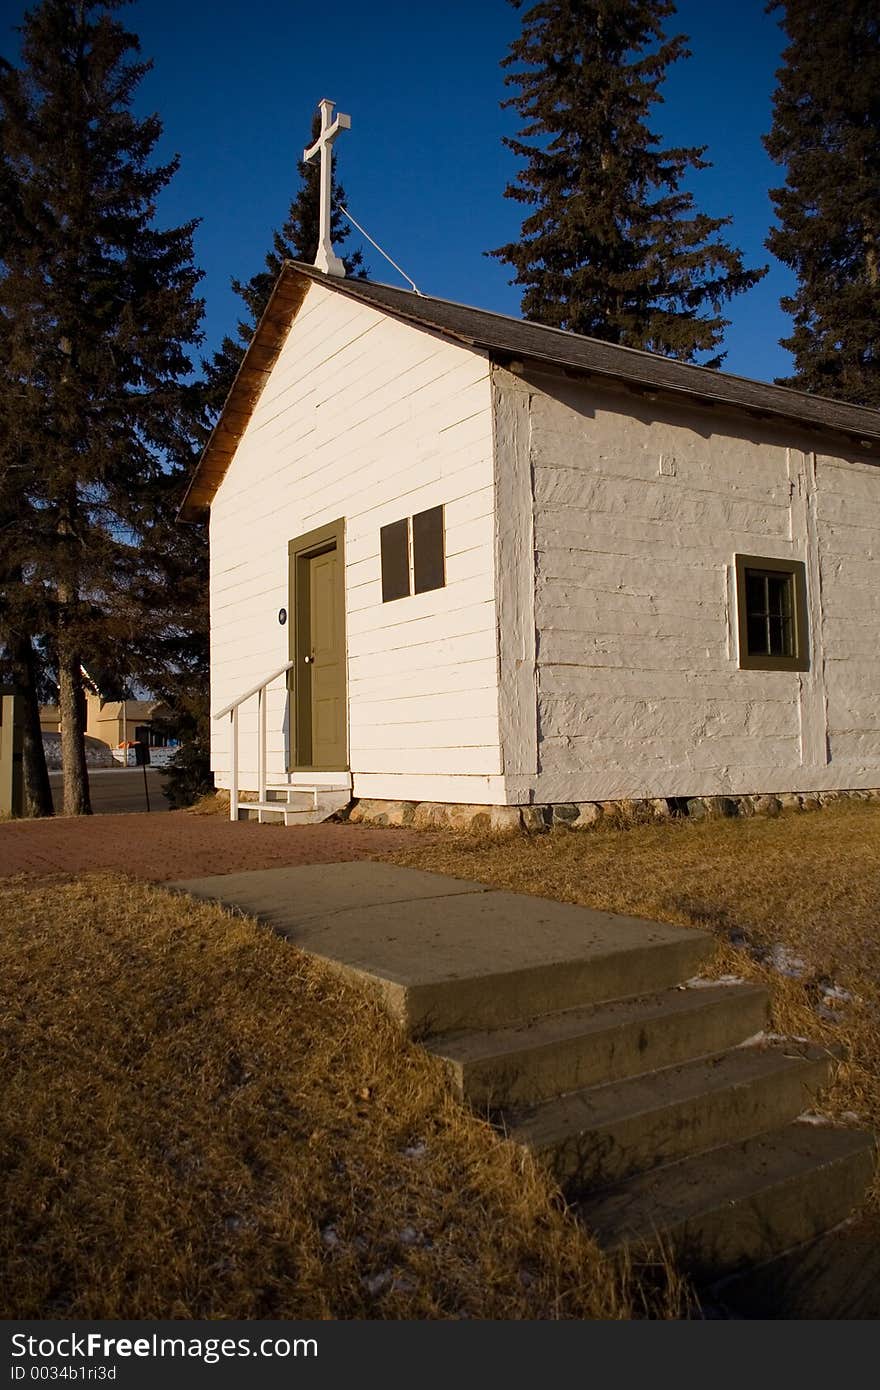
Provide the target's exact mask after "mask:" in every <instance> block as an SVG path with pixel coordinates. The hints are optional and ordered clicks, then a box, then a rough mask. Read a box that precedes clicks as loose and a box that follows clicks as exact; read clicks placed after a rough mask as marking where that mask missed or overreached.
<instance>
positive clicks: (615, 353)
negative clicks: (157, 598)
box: [180, 261, 880, 521]
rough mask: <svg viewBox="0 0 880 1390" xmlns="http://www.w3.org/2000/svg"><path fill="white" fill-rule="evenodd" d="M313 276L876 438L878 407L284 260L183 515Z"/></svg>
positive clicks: (416, 313)
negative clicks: (833, 398)
mask: <svg viewBox="0 0 880 1390" xmlns="http://www.w3.org/2000/svg"><path fill="white" fill-rule="evenodd" d="M310 281H317V282H318V283H319V284H322V285H325V286H326V287H327V288H328V289H332V290H335V291H336V292H337V293H339V294H343V295H346V296H348V297H349V298H351V299H356V300H359V301H360V302H361V303H363V304H370V305H372V307H373V308H375V309H378V310H380V311H381V312H382V313H386V314H391V315H392V316H393V317H395V318H398V319H402V320H403V321H405V322H406V323H412V324H414V325H416V326H417V327H420V328H425V329H428V330H431V331H433V332H437V333H442V334H443V335H444V336H445V337H448V338H452V339H455V340H457V341H458V342H461V343H464V344H466V345H467V346H469V347H474V348H478V349H481V350H484V351H486V352H488V353H489V354H490V355H491V356H492V357H494V358H499V359H501V360H502V361H505V362H511V361H516V360H519V361H521V362H523V363H529V362H531V363H539V364H545V365H547V366H549V367H551V368H560V369H566V368H567V369H568V370H570V371H574V372H584V373H588V374H591V375H597V376H601V377H606V378H610V379H613V380H616V381H620V382H624V383H626V384H627V385H629V386H632V387H636V388H639V389H641V390H645V391H651V392H664V393H673V394H677V395H681V396H687V397H689V398H690V399H691V400H696V401H700V402H703V403H706V404H711V405H718V406H727V407H730V408H732V409H736V410H745V411H748V412H751V413H753V414H758V415H764V416H774V417H776V418H778V419H783V420H788V421H793V422H796V423H797V424H799V425H802V426H806V427H808V428H811V429H816V430H820V431H822V432H823V433H832V434H836V435H840V434H843V435H846V436H847V437H848V438H849V439H850V440H853V441H855V442H856V444H858V445H859V446H861V447H862V448H864V447H866V446H869V445H870V444H871V443H873V442H874V441H880V411H877V410H871V409H868V408H867V407H865V406H858V405H846V404H845V403H844V402H842V401H832V400H829V399H828V398H827V397H825V396H811V395H807V394H806V393H805V392H803V391H792V390H790V389H789V388H788V387H785V386H771V385H768V384H767V383H766V382H763V381H752V380H751V379H750V378H749V377H741V376H732V375H730V374H729V373H727V372H718V371H713V370H711V369H710V368H708V367H694V366H690V365H689V364H687V363H684V362H676V361H674V360H673V359H672V358H669V357H660V356H659V355H657V354H656V353H653V352H640V351H638V350H637V349H635V348H626V347H617V346H616V345H615V344H613V343H603V342H601V341H600V340H599V339H598V338H585V337H583V336H582V335H581V334H579V333H568V332H566V331H565V330H563V329H561V328H545V327H544V326H543V325H542V324H537V323H527V322H525V321H524V320H522V319H515V318H510V317H508V316H507V315H506V314H495V313H490V312H488V311H487V310H485V309H472V308H470V307H469V306H468V305H466V304H455V303H453V302H452V301H451V300H448V299H435V298H433V297H431V296H429V295H421V294H416V293H415V292H414V291H412V290H402V289H397V288H395V287H394V286H392V285H378V284H374V283H373V282H372V281H369V280H349V279H339V278H337V277H335V276H330V275H325V274H324V273H323V272H322V271H320V270H317V269H316V267H315V266H311V265H302V264H301V263H300V262H298V261H286V262H285V263H284V266H283V267H282V270H281V273H280V275H279V277H278V281H277V283H276V285H275V289H274V291H273V294H272V299H271V300H270V302H269V305H268V307H267V309H266V312H265V314H264V315H263V317H262V319H261V320H260V323H259V324H258V326H257V329H256V331H255V333H254V336H253V339H252V340H251V345H250V347H249V348H248V351H247V353H246V355H245V358H244V361H243V362H242V365H241V368H240V370H239V373H238V376H237V377H236V380H235V384H234V385H233V387H232V390H231V391H230V393H229V397H228V398H227V401H226V404H225V406H224V408H223V413H222V415H221V417H220V419H219V421H218V422H217V426H216V428H215V430H214V433H213V435H212V436H211V439H210V440H209V441H208V444H207V446H206V448H205V452H204V453H203V455H202V458H201V461H200V463H199V465H198V468H197V469H196V472H195V474H194V475H193V479H192V482H191V483H190V486H189V489H188V491H187V494H186V497H185V498H184V501H183V505H182V507H181V511H180V515H181V518H182V519H183V520H185V521H195V520H197V519H199V518H200V517H202V516H204V514H205V510H206V508H207V507H208V506H209V505H210V502H211V499H212V497H213V496H214V493H215V492H216V490H217V488H218V487H219V484H220V481H221V480H222V477H223V474H224V473H225V472H226V468H227V467H228V465H229V462H230V460H231V458H232V455H233V453H234V452H235V448H236V446H237V444H238V441H239V439H240V438H241V435H242V433H243V431H244V428H245V426H246V424H247V421H248V418H249V417H250V413H251V411H252V409H253V407H254V405H255V404H256V400H257V397H258V396H259V393H260V391H261V390H262V388H263V385H264V383H265V381H266V378H267V376H268V374H269V372H270V371H271V369H272V366H273V364H274V362H275V359H276V357H277V355H278V353H279V351H280V349H281V345H282V343H283V342H284V339H285V337H286V335H287V332H288V330H289V328H290V325H291V323H292V322H293V319H294V318H295V316H296V313H297V311H298V309H299V307H300V305H301V304H302V301H303V299H304V298H305V294H306V291H307V289H308V286H309V282H310Z"/></svg>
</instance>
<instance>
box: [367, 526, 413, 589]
mask: <svg viewBox="0 0 880 1390" xmlns="http://www.w3.org/2000/svg"><path fill="white" fill-rule="evenodd" d="M373 534H374V535H375V532H374V533H373ZM379 544H380V549H381V552H382V602H383V603H389V602H390V601H391V600H392V599H395V598H406V597H407V595H408V594H409V521H408V519H407V518H406V517H404V518H403V520H402V521H392V522H391V523H390V524H389V525H388V526H383V527H382V529H381V531H380V533H379Z"/></svg>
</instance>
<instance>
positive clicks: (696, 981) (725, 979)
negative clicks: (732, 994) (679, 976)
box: [679, 975, 745, 989]
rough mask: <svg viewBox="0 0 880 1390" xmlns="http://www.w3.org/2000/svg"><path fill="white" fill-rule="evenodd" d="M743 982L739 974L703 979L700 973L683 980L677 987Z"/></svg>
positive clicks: (712, 985) (709, 986)
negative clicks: (715, 978) (690, 978)
mask: <svg viewBox="0 0 880 1390" xmlns="http://www.w3.org/2000/svg"><path fill="white" fill-rule="evenodd" d="M742 984H745V980H743V978H742V976H741V975H719V976H718V979H717V980H705V979H704V978H703V976H702V975H695V976H694V978H693V979H692V980H685V982H684V984H683V985H679V989H714V988H715V986H716V985H742Z"/></svg>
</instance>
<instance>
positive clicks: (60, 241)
mask: <svg viewBox="0 0 880 1390" xmlns="http://www.w3.org/2000/svg"><path fill="white" fill-rule="evenodd" d="M123 3H126V0H41V3H40V4H39V5H38V6H37V7H36V8H34V9H33V10H31V11H29V12H28V13H27V14H26V15H25V18H24V22H23V25H22V29H21V34H22V47H21V62H20V66H19V67H15V66H13V65H12V64H10V63H9V62H6V61H5V60H3V61H2V63H0V192H2V194H3V199H2V213H0V371H2V374H3V379H4V384H5V390H4V391H3V393H2V399H0V441H2V442H0V470H2V474H3V477H4V478H5V479H7V480H8V479H9V478H12V477H13V472H14V479H15V483H14V486H15V488H16V489H17V492H18V497H17V503H16V506H17V513H16V516H17V524H16V526H15V527H14V528H12V530H11V532H10V533H9V534H7V535H5V536H4V558H3V565H2V568H3V571H4V572H5V573H6V574H9V573H11V572H14V570H15V568H16V566H18V567H19V568H20V571H21V575H22V584H23V585H26V586H27V589H28V591H29V592H30V593H32V594H35V595H36V594H38V595H40V598H41V604H42V609H43V612H44V613H45V615H46V623H47V632H48V635H49V637H50V640H51V643H52V646H53V649H54V651H55V653H56V656H57V669H58V690H59V707H60V712H61V721H62V759H63V769H64V786H65V796H64V809H65V813H67V814H80V813H85V812H88V811H89V809H90V807H89V794H88V776H87V771H86V765H85V749H84V742H83V732H84V731H83V705H84V702H83V699H82V675H81V664H82V663H83V662H85V663H86V665H88V664H89V663H90V662H93V661H94V660H95V654H96V653H100V651H101V650H102V648H106V649H108V650H119V649H120V645H121V644H124V643H125V641H127V640H128V639H129V638H130V636H131V629H132V623H133V622H134V621H136V618H135V614H136V612H137V601H136V595H137V592H138V587H139V584H140V583H141V556H140V553H139V545H138V538H139V536H140V534H141V533H142V532H143V530H144V529H145V527H147V526H148V525H149V521H150V518H151V517H152V516H153V515H154V512H155V506H156V495H157V489H159V490H162V489H164V487H165V485H166V478H167V466H166V460H167V458H168V456H169V454H171V455H173V454H174V453H175V451H176V450H179V449H180V447H181V438H182V437H184V436H187V435H188V434H189V433H190V432H191V430H192V424H193V415H192V411H193V399H194V393H193V392H192V390H191V389H190V390H189V391H187V390H186V389H184V388H182V387H181V380H182V378H184V377H185V376H186V374H187V373H188V372H190V370H191V366H192V364H191V361H190V357H189V349H190V348H191V347H192V346H194V345H196V344H197V343H198V342H199V341H200V332H199V321H200V317H201V303H200V301H198V300H197V299H196V298H195V296H194V291H195V287H196V285H197V283H198V280H199V278H200V274H199V272H198V271H197V270H195V269H194V267H193V264H192V236H193V230H194V227H195V223H194V222H190V223H187V224H185V225H184V226H180V227H174V228H171V229H169V230H167V231H163V230H159V229H158V228H157V227H156V226H155V223H154V214H155V203H156V198H157V197H158V195H159V193H160V192H161V190H162V189H163V188H164V187H165V186H166V185H167V184H168V182H169V181H170V179H171V178H172V177H173V175H174V172H175V170H176V168H177V160H176V159H174V160H172V161H170V162H169V163H166V164H153V163H152V162H151V157H152V154H153V150H154V148H155V145H156V142H157V140H158V138H159V136H160V134H161V125H160V122H159V119H158V117H156V116H149V117H147V118H145V119H138V118H136V117H135V116H134V115H133V114H132V111H131V104H132V100H133V97H134V93H135V91H136V89H137V86H138V84H139V82H140V81H141V79H142V78H143V76H144V74H145V73H146V72H147V71H148V69H149V67H150V64H149V63H146V62H143V61H141V60H140V59H139V58H138V57H137V54H138V53H139V45H138V41H137V38H136V37H135V36H134V35H133V34H131V33H128V32H127V31H126V30H125V28H124V27H123V26H122V24H121V23H120V22H119V21H118V20H117V19H116V18H115V15H114V12H115V11H116V10H118V9H119V8H121V6H122V4H123ZM9 492H10V486H9V485H8V484H7V486H6V487H5V489H4V493H5V495H7V496H8V495H9ZM14 606H15V601H14V596H13V607H14Z"/></svg>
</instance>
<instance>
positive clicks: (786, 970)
mask: <svg viewBox="0 0 880 1390" xmlns="http://www.w3.org/2000/svg"><path fill="white" fill-rule="evenodd" d="M764 960H765V962H766V963H767V965H769V966H771V967H772V969H774V970H775V971H776V972H777V974H779V975H787V976H788V978H789V979H790V980H800V979H802V978H803V976H804V975H805V974H806V970H807V964H806V961H804V960H802V959H801V957H800V956H796V955H795V954H794V952H793V951H790V950H789V949H788V947H787V946H783V944H782V942H781V941H777V942H775V943H774V944H773V945H772V946H771V947H770V949H769V951H766V952H765V953H764Z"/></svg>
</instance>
